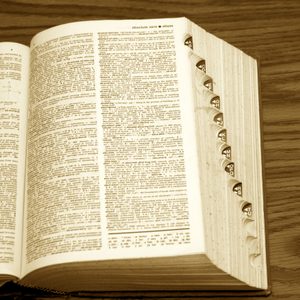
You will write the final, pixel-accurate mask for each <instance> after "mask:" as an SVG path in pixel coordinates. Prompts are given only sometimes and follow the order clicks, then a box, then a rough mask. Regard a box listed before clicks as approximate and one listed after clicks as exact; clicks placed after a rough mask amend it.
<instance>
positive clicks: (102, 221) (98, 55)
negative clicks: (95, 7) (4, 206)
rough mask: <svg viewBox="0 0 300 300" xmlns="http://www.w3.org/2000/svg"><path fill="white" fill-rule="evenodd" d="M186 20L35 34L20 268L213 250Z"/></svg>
mask: <svg viewBox="0 0 300 300" xmlns="http://www.w3.org/2000/svg"><path fill="white" fill-rule="evenodd" d="M186 29H187V20H186V19H185V18H178V19H161V20H131V21H130V20H128V21H103V22H101V21H99V22H92V21H91V22H80V23H74V24H67V25H63V26H59V27H56V28H52V29H50V30H47V31H45V32H42V33H40V34H38V35H37V36H36V37H34V39H33V40H32V43H31V77H30V103H29V125H28V143H27V145H28V151H27V182H26V190H27V194H26V200H25V221H24V222H25V223H24V228H25V235H24V243H23V268H22V273H23V275H24V274H27V273H28V272H30V271H32V270H35V269H36V268H40V267H43V266H48V265H51V264H56V263H65V262H74V261H85V260H101V259H114V258H115V259H122V258H139V257H157V256H170V255H184V254H192V253H203V252H204V247H205V245H204V238H203V222H202V211H201V199H200V185H199V173H198V156H197V145H196V138H195V137H196V131H195V126H194V125H195V120H194V106H193V94H192V84H191V73H190V66H189V57H188V54H189V51H188V49H187V48H186V47H185V46H184V37H185V33H186Z"/></svg>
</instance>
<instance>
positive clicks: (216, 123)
mask: <svg viewBox="0 0 300 300" xmlns="http://www.w3.org/2000/svg"><path fill="white" fill-rule="evenodd" d="M193 25H194V24H193ZM193 25H192V28H191V34H189V35H187V36H186V37H185V40H184V44H185V45H186V46H187V47H189V48H190V61H191V70H192V78H193V87H194V99H195V119H196V126H197V135H198V136H197V141H198V149H199V168H200V177H201V178H200V182H201V196H202V205H203V209H204V210H205V213H204V218H205V226H206V230H205V232H206V245H207V246H206V247H207V253H208V256H209V258H210V259H211V260H212V261H213V262H214V263H215V264H216V265H218V266H219V267H221V268H222V269H223V270H224V271H226V272H228V273H230V274H232V275H233V276H236V277H239V278H241V279H242V280H243V281H245V282H247V283H248V284H250V285H252V286H261V285H264V284H262V283H261V282H262V281H263V278H266V276H265V275H266V268H265V266H266V257H265V250H264V249H265V238H264V221H263V220H264V216H263V187H262V170H261V144H260V122H259V105H258V104H259V103H258V94H255V89H256V88H257V74H254V73H251V71H252V72H253V66H254V64H255V67H256V62H255V60H253V59H252V58H250V57H249V56H247V55H245V54H244V53H243V52H241V51H239V50H238V49H235V48H234V47H232V46H230V45H228V44H226V43H225V42H223V41H222V40H220V39H218V38H216V37H215V36H213V35H211V34H209V33H207V32H205V31H204V30H203V29H201V28H199V27H198V26H197V25H195V26H193ZM225 52H227V53H225ZM226 60H228V61H227V63H226ZM248 60H250V61H248ZM245 64H247V65H245ZM246 72H250V74H246ZM232 87H234V88H232ZM258 283H259V284H258Z"/></svg>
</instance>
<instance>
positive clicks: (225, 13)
mask: <svg viewBox="0 0 300 300" xmlns="http://www.w3.org/2000/svg"><path fill="white" fill-rule="evenodd" d="M178 16H186V17H188V18H190V19H191V20H192V21H194V22H196V23H197V24H199V25H200V26H201V27H203V28H204V29H206V30H207V31H209V32H211V33H213V34H215V35H217V36H218V37H220V38H222V39H224V40H226V41H227V42H229V43H231V44H233V45H235V46H236V47H238V48H240V49H242V50H243V51H245V52H246V53H248V54H249V55H252V56H254V57H256V58H258V59H259V60H260V79H261V97H262V107H263V111H262V112H263V133H264V157H265V163H264V170H265V179H266V198H267V199H266V200H267V225H268V241H269V260H270V273H271V274H270V275H271V284H272V295H271V296H269V299H274V300H275V299H276V300H277V299H290V300H296V299H300V96H299V95H300V34H299V33H300V1H299V0H294V1H293V0H291V1H289V0H286V1H283V0H267V1H249V0H241V1H233V0H227V1H225V0H222V1H221V0H216V1H209V0H200V1H196V0H178V1H177V0H167V1H157V0H148V1H146V0H143V1H133V0H132V1H130V0H125V1H120V0H104V1H96V0H94V1H93V0H82V1H71V0H62V1H59V0H38V1H33V0H32V1H30V0H16V1H9V0H0V19H1V22H0V40H1V41H14V42H20V43H24V44H27V45H29V42H30V40H31V38H32V36H33V35H34V34H35V33H37V32H39V31H41V30H43V29H46V28H49V27H51V26H55V25H58V24H63V23H67V22H74V21H80V20H94V19H129V18H132V19H135V18H160V17H163V18H166V17H178ZM0 295H1V294H0ZM139 298H140V297H139ZM52 299H54V298H52ZM70 299H75V297H70ZM214 299H222V298H220V297H218V298H214ZM226 299H230V298H228V297H227V298H226ZM235 299H236V298H235ZM251 299H255V298H251ZM257 299H258V298H257Z"/></svg>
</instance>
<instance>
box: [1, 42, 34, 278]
mask: <svg viewBox="0 0 300 300" xmlns="http://www.w3.org/2000/svg"><path fill="white" fill-rule="evenodd" d="M28 80H29V48H28V47H26V46H24V45H21V44H16V43H8V42H7V43H0V274H7V275H13V276H17V277H19V276H20V272H21V270H20V267H21V242H22V222H23V201H24V178H25V173H24V172H25V149H26V147H25V145H26V120H27V101H28V83H29V81H28Z"/></svg>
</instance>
